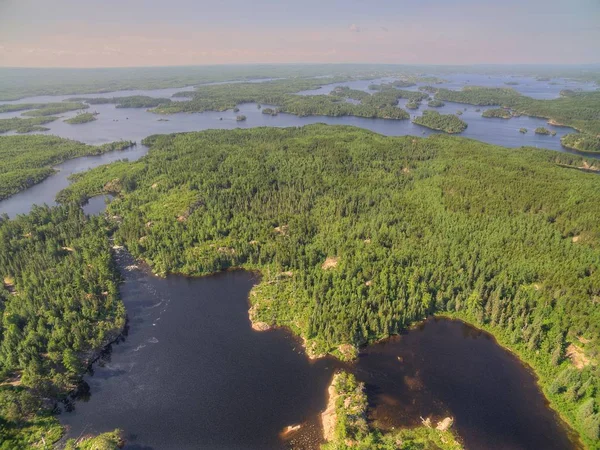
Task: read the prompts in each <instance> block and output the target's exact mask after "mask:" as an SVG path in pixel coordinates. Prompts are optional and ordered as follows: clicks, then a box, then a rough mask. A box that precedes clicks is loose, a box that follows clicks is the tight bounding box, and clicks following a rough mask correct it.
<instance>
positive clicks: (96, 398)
mask: <svg viewBox="0 0 600 450" xmlns="http://www.w3.org/2000/svg"><path fill="white" fill-rule="evenodd" d="M117 260H118V264H119V267H120V268H121V270H122V272H123V275H124V279H125V281H124V283H123V284H122V285H121V295H122V298H123V301H124V303H125V306H126V308H127V312H128V316H129V325H130V326H129V332H128V336H127V338H126V340H125V341H124V342H123V343H121V344H119V345H113V348H112V353H111V354H109V355H108V356H107V357H105V359H104V360H102V361H100V362H99V363H97V364H96V365H95V366H94V374H93V375H88V376H86V377H85V381H86V383H87V384H88V386H89V397H87V396H85V397H84V400H78V401H75V402H74V410H73V411H72V412H63V413H62V415H60V416H59V418H60V420H61V422H62V423H63V424H65V425H67V426H68V427H69V435H70V436H74V437H76V436H79V435H81V434H82V433H83V434H85V433H99V432H103V431H109V430H112V429H114V428H121V429H123V430H124V432H125V438H126V439H127V446H126V448H127V449H140V450H141V449H144V450H151V449H156V450H159V449H160V450H163V449H165V450H168V449H261V450H262V449H279V448H281V449H285V448H290V447H294V448H298V449H315V448H318V444H319V442H320V439H321V430H320V425H319V413H320V412H321V411H322V410H323V409H324V408H325V406H326V402H327V398H326V396H327V386H328V385H329V383H330V380H331V377H332V376H333V373H334V372H335V371H336V370H339V369H340V368H345V369H346V370H348V371H351V372H354V373H355V374H356V376H357V377H358V378H359V379H360V380H362V381H365V382H366V384H367V393H368V395H369V400H370V419H371V420H372V421H374V423H375V424H376V425H378V426H380V427H382V428H383V429H391V428H392V427H399V426H414V425H417V424H420V421H421V417H431V418H432V420H434V421H435V420H439V419H441V418H442V417H445V416H452V417H453V418H454V419H455V425H454V426H455V430H456V431H457V432H458V434H459V435H460V437H461V439H462V440H463V441H464V443H465V445H466V447H467V449H475V450H480V449H487V450H496V449H497V450H517V449H518V450H528V449H530V450H539V449H541V448H543V449H545V450H553V449H555V450H568V449H573V448H575V447H574V446H573V445H572V444H571V443H570V442H569V438H568V436H567V434H566V432H565V431H564V429H563V428H562V427H561V426H560V425H559V424H558V422H557V419H556V417H555V415H554V413H553V412H552V411H551V410H549V409H548V408H547V406H546V403H545V401H544V398H543V396H542V395H541V393H540V392H539V390H538V388H537V387H536V385H535V381H534V377H533V376H532V375H531V374H530V372H529V371H528V370H527V369H526V368H525V367H524V366H523V365H521V364H520V363H519V361H518V360H517V359H516V358H515V357H513V356H512V355H511V354H510V353H508V352H507V351H505V350H504V349H502V348H501V347H500V346H498V345H497V344H496V343H495V342H494V340H493V339H492V338H491V337H490V336H489V335H488V334H487V333H483V332H480V331H477V330H475V329H474V328H472V327H470V326H468V325H465V324H463V323H461V322H458V321H451V320H445V319H438V320H433V319H432V320H428V321H426V322H425V323H424V324H422V325H421V326H419V327H417V328H416V329H414V330H411V331H409V332H407V333H406V334H405V335H402V336H398V337H395V338H391V339H389V340H387V341H384V342H381V343H379V344H376V345H373V346H371V347H367V348H365V349H363V351H362V352H361V354H360V356H359V359H358V361H357V362H356V363H354V364H346V365H344V364H343V363H340V362H338V361H336V360H334V359H330V358H326V359H321V360H317V361H310V360H309V359H308V358H307V357H306V356H305V354H304V351H303V350H302V347H301V344H300V342H299V340H298V339H296V338H295V337H293V336H292V335H291V334H290V333H288V332H287V331H285V330H281V329H278V330H271V331H267V332H255V331H253V330H252V329H251V327H250V322H249V320H248V303H247V299H248V293H249V290H250V288H251V287H252V285H253V284H255V283H256V282H258V281H259V280H258V278H257V277H256V276H255V275H253V274H252V273H249V272H243V271H233V272H224V273H220V274H217V275H214V276H210V277H204V278H185V277H181V276H169V277H167V278H166V279H161V278H156V277H154V276H152V275H150V274H149V273H147V272H146V271H144V270H139V269H134V268H132V267H130V266H131V265H132V264H133V260H132V259H131V257H130V256H129V255H127V254H126V253H124V252H122V251H121V252H120V253H119V256H118V258H117ZM289 425H301V428H300V430H299V431H297V432H296V434H291V435H290V436H289V439H283V438H282V437H281V433H282V431H283V430H284V429H285V427H287V426H289Z"/></svg>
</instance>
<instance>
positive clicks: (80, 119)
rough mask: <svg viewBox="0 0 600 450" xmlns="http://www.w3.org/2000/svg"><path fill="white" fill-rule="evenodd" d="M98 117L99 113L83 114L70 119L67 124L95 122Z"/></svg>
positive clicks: (66, 121)
mask: <svg viewBox="0 0 600 450" xmlns="http://www.w3.org/2000/svg"><path fill="white" fill-rule="evenodd" d="M97 115H98V113H81V114H77V115H76V116H73V117H71V118H70V119H67V120H65V123H70V124H79V123H87V122H93V121H94V120H96V116H97Z"/></svg>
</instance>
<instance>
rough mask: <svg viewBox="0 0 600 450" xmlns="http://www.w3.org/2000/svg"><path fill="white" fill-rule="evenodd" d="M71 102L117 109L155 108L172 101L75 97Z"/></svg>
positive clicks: (138, 98) (134, 97)
mask: <svg viewBox="0 0 600 450" xmlns="http://www.w3.org/2000/svg"><path fill="white" fill-rule="evenodd" d="M69 101H72V102H85V103H87V104H89V105H106V104H111V103H113V104H115V106H116V107H117V108H154V107H156V106H158V105H164V104H168V103H171V99H168V98H157V97H148V96H146V95H131V96H128V97H94V98H88V97H73V98H70V99H69Z"/></svg>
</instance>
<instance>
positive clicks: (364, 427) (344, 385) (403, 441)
mask: <svg viewBox="0 0 600 450" xmlns="http://www.w3.org/2000/svg"><path fill="white" fill-rule="evenodd" d="M329 393H330V394H331V397H330V398H329V401H330V402H332V403H333V404H332V405H331V406H332V407H333V408H332V411H331V412H329V411H326V413H330V414H332V417H334V421H333V422H334V423H333V427H332V428H333V429H332V430H328V432H326V434H327V436H326V438H328V439H327V442H326V443H325V444H324V445H322V446H321V448H322V450H350V449H359V450H418V449H438V450H462V448H463V447H462V445H461V444H460V443H459V442H458V440H457V439H456V437H455V436H454V435H453V433H452V431H451V430H437V429H435V428H434V427H432V426H426V425H422V426H419V427H415V428H407V429H402V430H398V431H392V432H389V433H385V434H382V433H381V432H379V431H378V430H377V429H375V428H373V427H372V426H370V424H369V423H368V421H367V408H368V401H367V395H366V393H365V386H364V384H363V383H359V382H358V381H357V380H356V378H355V377H354V375H352V374H349V373H347V372H339V373H336V374H335V375H334V377H333V380H332V382H331V388H330V390H329ZM328 407H329V405H328ZM328 409H329V408H328Z"/></svg>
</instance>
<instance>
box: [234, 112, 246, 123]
mask: <svg viewBox="0 0 600 450" xmlns="http://www.w3.org/2000/svg"><path fill="white" fill-rule="evenodd" d="M235 120H236V121H238V122H243V121H244V120H246V116H244V115H243V114H239V115H237V116H236V117H235Z"/></svg>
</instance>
